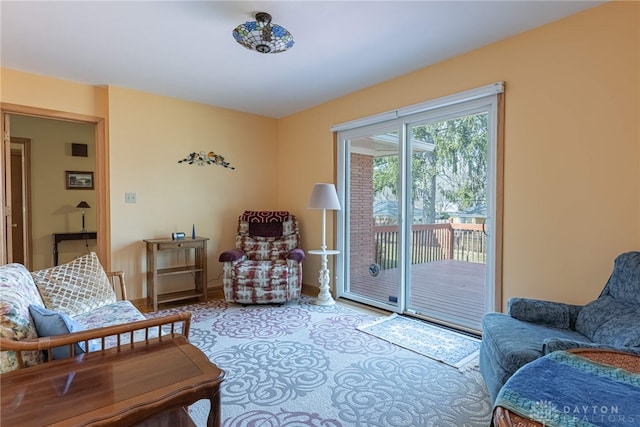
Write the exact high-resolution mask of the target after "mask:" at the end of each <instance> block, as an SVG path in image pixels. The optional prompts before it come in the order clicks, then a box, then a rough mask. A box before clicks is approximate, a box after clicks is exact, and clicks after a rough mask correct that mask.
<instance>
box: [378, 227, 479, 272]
mask: <svg viewBox="0 0 640 427" xmlns="http://www.w3.org/2000/svg"><path fill="white" fill-rule="evenodd" d="M374 233H375V247H376V264H378V265H379V266H380V268H381V269H382V270H386V269H389V268H396V267H397V266H398V265H397V260H398V227H395V226H379V227H374ZM485 237H486V236H485V234H484V232H483V225H482V224H455V223H445V224H416V225H413V226H412V227H411V264H422V263H425V262H432V261H439V260H443V259H455V260H460V261H468V262H478V263H485V261H486V240H485Z"/></svg>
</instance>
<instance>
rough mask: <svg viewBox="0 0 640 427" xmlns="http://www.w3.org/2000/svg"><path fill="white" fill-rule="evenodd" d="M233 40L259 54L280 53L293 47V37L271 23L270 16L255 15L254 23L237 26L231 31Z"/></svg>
mask: <svg viewBox="0 0 640 427" xmlns="http://www.w3.org/2000/svg"><path fill="white" fill-rule="evenodd" d="M233 38H234V39H236V41H237V42H238V43H240V44H241V45H242V46H244V47H246V48H247V49H250V50H255V51H257V52H260V53H280V52H284V51H285V50H287V49H289V48H291V47H293V44H294V41H293V36H292V35H291V33H290V32H289V31H287V30H286V29H285V28H282V27H281V26H280V25H276V24H272V23H271V15H269V14H268V13H266V12H258V13H256V20H255V21H248V22H245V23H244V24H240V25H238V26H237V27H236V28H235V30H233Z"/></svg>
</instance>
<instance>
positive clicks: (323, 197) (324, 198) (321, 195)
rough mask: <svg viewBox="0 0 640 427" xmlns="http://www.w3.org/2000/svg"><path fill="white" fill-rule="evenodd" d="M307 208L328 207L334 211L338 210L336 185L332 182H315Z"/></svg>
mask: <svg viewBox="0 0 640 427" xmlns="http://www.w3.org/2000/svg"><path fill="white" fill-rule="evenodd" d="M307 209H330V210H334V211H339V210H340V200H338V193H337V192H336V186H335V185H333V184H315V185H314V186H313V191H312V192H311V197H310V198H309V204H307Z"/></svg>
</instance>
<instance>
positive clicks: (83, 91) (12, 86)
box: [0, 68, 107, 117]
mask: <svg viewBox="0 0 640 427" xmlns="http://www.w3.org/2000/svg"><path fill="white" fill-rule="evenodd" d="M105 91H106V88H104V87H98V86H89V85H85V84H80V83H74V82H70V81H67V80H60V79H55V78H50V77H46V76H40V75H35V74H30V73H23V72H20V71H16V70H11V69H7V68H1V69H0V99H1V100H2V102H6V103H9V104H18V105H25V106H30V107H37V108H46V109H50V110H57V111H64V112H69V113H77V114H85V115H88V116H97V117H106V114H107V110H106V108H107V104H106V101H107V100H106V98H105Z"/></svg>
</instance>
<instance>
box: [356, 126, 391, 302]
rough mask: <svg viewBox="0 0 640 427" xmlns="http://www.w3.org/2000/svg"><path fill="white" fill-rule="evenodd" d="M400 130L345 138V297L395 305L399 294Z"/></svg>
mask: <svg viewBox="0 0 640 427" xmlns="http://www.w3.org/2000/svg"><path fill="white" fill-rule="evenodd" d="M398 137H399V131H397V130H391V131H388V132H379V133H374V134H371V135H365V136H359V137H354V138H352V139H349V140H348V141H346V147H347V149H346V154H345V157H346V161H347V163H348V165H347V168H346V170H347V174H346V175H347V177H346V178H347V179H346V181H345V184H346V185H345V188H346V192H347V197H346V200H347V204H348V210H347V213H348V214H347V217H346V218H347V220H346V224H345V225H346V228H347V230H346V231H347V235H348V239H347V245H348V250H346V251H345V253H346V254H348V258H347V260H346V262H347V263H348V268H347V273H348V279H347V280H346V281H345V285H344V292H345V296H347V297H348V298H350V299H354V300H357V301H360V302H364V303H367V304H370V305H373V306H377V307H381V308H387V309H391V310H394V307H396V306H397V305H398V300H399V297H400V280H401V279H400V278H401V269H400V268H399V267H400V266H401V259H400V257H401V253H400V248H401V242H402V239H401V236H400V216H401V202H400V177H401V167H402V165H401V161H400V159H401V157H400V148H401V146H400V143H399V142H400V141H399V139H398Z"/></svg>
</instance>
